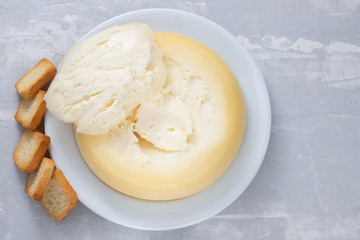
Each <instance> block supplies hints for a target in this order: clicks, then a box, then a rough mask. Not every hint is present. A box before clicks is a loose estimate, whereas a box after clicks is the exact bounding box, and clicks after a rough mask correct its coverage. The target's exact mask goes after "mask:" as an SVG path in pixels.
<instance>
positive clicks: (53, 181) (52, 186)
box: [41, 168, 77, 221]
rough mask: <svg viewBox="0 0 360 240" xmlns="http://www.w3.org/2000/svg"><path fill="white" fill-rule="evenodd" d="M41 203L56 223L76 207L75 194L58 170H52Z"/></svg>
mask: <svg viewBox="0 0 360 240" xmlns="http://www.w3.org/2000/svg"><path fill="white" fill-rule="evenodd" d="M41 203H42V205H43V206H44V208H45V209H46V211H47V212H48V213H49V215H50V217H51V218H53V219H54V220H57V221H61V220H63V219H64V218H65V217H66V216H67V215H68V213H69V212H70V211H71V210H73V209H74V208H75V207H76V203H77V195H76V192H75V191H74V189H73V188H72V186H71V185H70V183H69V182H68V180H67V179H66V178H65V176H64V174H63V172H62V171H61V170H60V169H59V168H55V169H54V172H53V174H52V176H51V178H50V181H49V183H48V185H47V188H46V191H45V195H44V197H43V198H42V199H41Z"/></svg>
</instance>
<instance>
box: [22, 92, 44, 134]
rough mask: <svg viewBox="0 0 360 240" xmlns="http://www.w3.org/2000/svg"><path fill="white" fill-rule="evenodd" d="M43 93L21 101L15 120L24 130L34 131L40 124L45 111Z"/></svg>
mask: <svg viewBox="0 0 360 240" xmlns="http://www.w3.org/2000/svg"><path fill="white" fill-rule="evenodd" d="M45 93H46V92H44V91H42V90H40V91H38V92H37V93H36V94H35V95H34V96H32V97H30V98H24V99H22V100H21V102H20V105H19V108H18V110H17V112H16V114H15V120H16V121H17V122H18V123H20V124H21V125H23V127H24V128H27V129H31V130H34V129H36V128H37V126H38V125H39V123H40V122H41V119H42V117H43V115H44V113H45V111H46V102H45V100H44V95H45Z"/></svg>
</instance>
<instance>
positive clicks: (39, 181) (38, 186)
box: [25, 157, 55, 201]
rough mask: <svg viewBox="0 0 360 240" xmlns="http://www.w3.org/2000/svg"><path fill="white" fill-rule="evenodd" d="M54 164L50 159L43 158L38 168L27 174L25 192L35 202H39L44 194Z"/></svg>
mask: <svg viewBox="0 0 360 240" xmlns="http://www.w3.org/2000/svg"><path fill="white" fill-rule="evenodd" d="M54 166H55V163H54V161H53V160H51V159H50V158H46V157H44V158H43V159H42V161H41V163H40V166H39V168H37V169H36V170H35V171H33V172H32V173H30V174H29V176H28V178H27V180H26V184H25V192H26V193H27V194H28V195H29V196H30V197H32V198H33V199H35V200H38V201H40V200H41V199H42V198H43V197H44V194H45V191H46V187H47V185H48V182H49V180H50V178H51V175H52V173H53V171H54Z"/></svg>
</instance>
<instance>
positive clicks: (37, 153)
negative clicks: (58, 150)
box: [13, 129, 50, 173]
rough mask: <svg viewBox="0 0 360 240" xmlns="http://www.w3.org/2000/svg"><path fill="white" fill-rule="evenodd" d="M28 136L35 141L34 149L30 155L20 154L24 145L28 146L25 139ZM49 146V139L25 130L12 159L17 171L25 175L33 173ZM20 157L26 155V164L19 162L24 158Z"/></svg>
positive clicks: (38, 133) (36, 132) (39, 133)
mask: <svg viewBox="0 0 360 240" xmlns="http://www.w3.org/2000/svg"><path fill="white" fill-rule="evenodd" d="M29 134H31V135H30V137H32V138H35V139H34V140H35V141H36V147H35V149H33V151H32V152H31V153H24V152H22V150H23V148H24V145H25V144H28V142H27V139H26V138H27V137H28V136H27V135H29ZM49 145H50V137H48V136H46V135H45V134H42V133H41V132H38V131H32V130H28V129H27V130H25V132H24V134H23V135H22V137H21V139H20V141H19V143H18V145H17V146H16V148H15V150H14V152H13V159H14V162H15V164H16V166H17V167H18V169H19V170H20V171H22V172H26V173H31V172H32V171H34V170H35V169H36V168H37V167H39V165H40V162H41V160H42V158H43V157H44V155H45V153H46V151H47V149H48V147H49ZM21 155H28V156H26V157H25V158H28V159H26V163H22V162H21V161H22V160H23V159H24V157H21Z"/></svg>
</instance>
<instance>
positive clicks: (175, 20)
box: [45, 9, 271, 230]
mask: <svg viewBox="0 0 360 240" xmlns="http://www.w3.org/2000/svg"><path fill="white" fill-rule="evenodd" d="M129 22H141V23H145V24H147V25H148V26H149V27H150V28H151V29H152V30H153V31H154V32H175V33H180V34H183V35H187V36H190V37H192V38H195V39H197V40H199V41H201V42H202V43H204V44H206V45H208V46H209V47H210V48H212V49H213V50H214V51H215V52H217V53H218V54H219V55H220V56H221V57H222V58H223V59H224V60H225V61H226V63H227V64H228V65H229V66H230V68H231V69H232V71H233V72H234V74H235V75H236V77H237V79H238V81H239V83H240V86H241V89H242V91H243V95H244V98H245V102H246V110H247V127H246V132H245V137H244V140H243V144H242V146H241V149H240V151H239V153H238V155H237V157H236V159H235V160H234V162H233V163H232V165H231V166H230V167H229V169H228V170H227V171H226V173H225V174H224V175H223V176H222V177H221V178H220V179H219V180H218V181H216V182H215V183H214V184H213V185H211V186H210V187H208V188H207V189H205V190H203V191H202V192H200V193H198V194H195V195H193V196H190V197H187V198H184V199H180V200H174V201H166V202H151V201H144V200H139V199H135V198H132V197H128V196H126V195H124V194H121V193H119V192H117V191H115V190H113V189H112V188H110V187H108V186H107V185H106V184H104V183H103V182H102V181H101V180H100V179H98V178H97V177H96V176H95V175H94V174H93V173H92V171H91V170H90V169H89V168H88V167H87V165H86V163H85V162H84V161H83V159H82V157H81V155H80V153H79V151H78V149H77V145H76V141H75V137H74V133H73V128H72V125H71V124H65V123H63V122H61V121H60V120H58V119H57V118H56V117H55V116H53V115H52V114H51V113H49V112H47V114H46V116H45V132H46V134H47V135H48V136H50V137H51V144H50V149H49V150H50V153H51V156H52V158H53V159H54V161H55V163H56V166H57V167H59V168H60V169H62V170H63V172H64V174H65V176H66V177H67V179H68V180H69V182H70V183H71V185H72V186H73V187H74V189H75V191H76V192H77V194H78V198H79V200H80V201H81V202H82V203H83V204H84V205H85V206H87V207H88V208H90V209H91V210H92V211H94V212H95V213H97V214H98V215H100V216H102V217H104V218H106V219H108V220H110V221H113V222H115V223H118V224H121V225H124V226H128V227H132V228H138V229H147V230H167V229H175V228H181V227H185V226H189V225H192V224H195V223H198V222H200V221H203V220H205V219H207V218H210V217H212V216H214V215H215V214H217V213H219V212H220V211H222V210H223V209H225V208H226V207H227V206H229V205H230V204H231V203H232V202H233V201H235V200H236V199H237V198H238V197H239V196H240V194H241V193H242V192H243V191H244V190H245V189H246V187H247V186H248V185H249V184H250V182H251V181H252V180H253V178H254V177H255V175H256V173H257V171H258V169H259V168H260V165H261V163H262V161H263V158H264V155H265V152H266V149H267V146H268V141H269V137H270V126H271V111H270V102H269V95H268V92H267V89H266V85H265V83H264V80H263V78H262V76H261V73H260V71H259V69H258V68H257V66H256V64H255V62H254V61H253V60H252V58H251V57H250V55H249V54H248V52H247V51H246V50H245V49H244V48H243V47H242V46H241V44H240V43H239V41H237V40H236V38H234V37H233V36H232V35H231V34H230V33H229V32H227V31H226V30H225V29H223V28H222V27H220V26H219V25H217V24H215V23H213V22H211V21H209V20H207V19H205V18H203V17H200V16H197V15H194V14H191V13H187V12H182V11H177V10H170V9H146V10H139V11H134V12H129V13H126V14H122V15H120V16H117V17H115V18H112V19H110V20H108V21H106V22H104V23H102V24H100V25H99V26H97V27H95V28H94V29H93V30H91V31H90V32H89V33H88V34H86V35H85V36H84V37H83V38H82V39H81V40H80V41H82V40H84V39H86V38H88V37H89V36H91V35H93V34H95V33H96V32H99V31H101V30H103V29H105V28H109V27H111V26H113V25H118V24H124V23H129Z"/></svg>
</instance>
